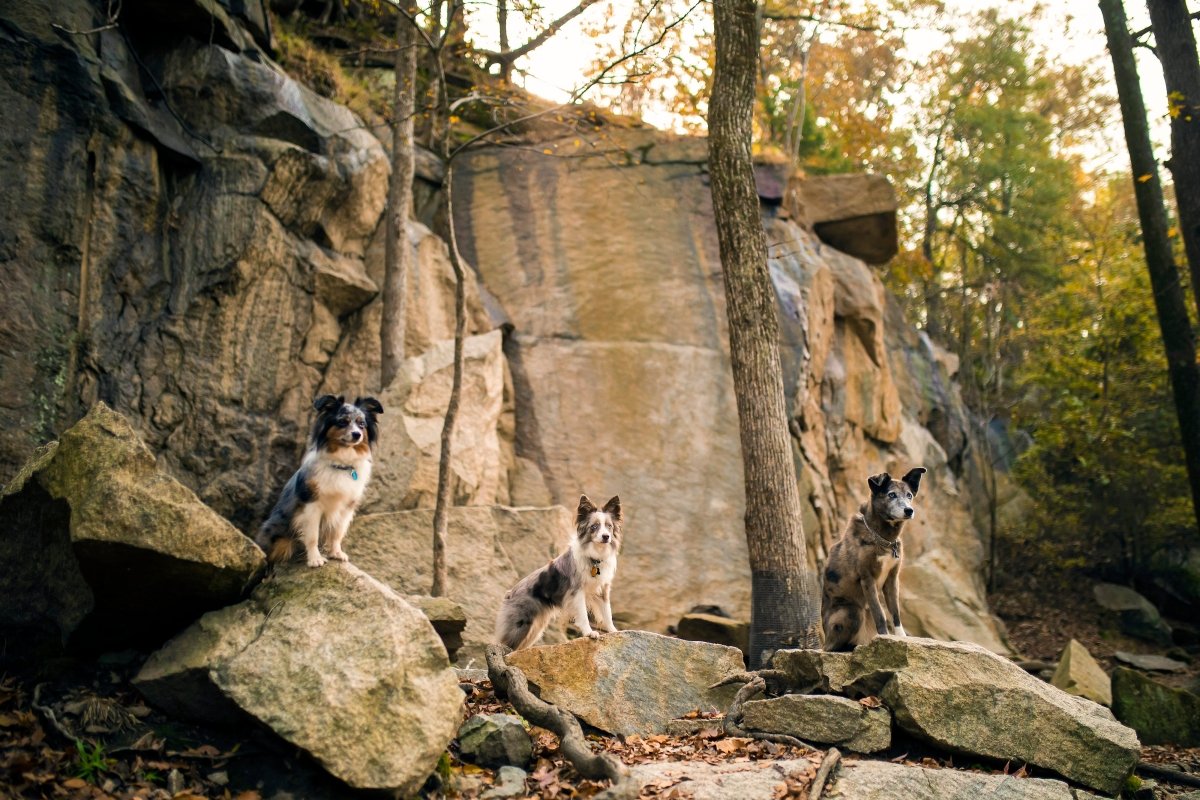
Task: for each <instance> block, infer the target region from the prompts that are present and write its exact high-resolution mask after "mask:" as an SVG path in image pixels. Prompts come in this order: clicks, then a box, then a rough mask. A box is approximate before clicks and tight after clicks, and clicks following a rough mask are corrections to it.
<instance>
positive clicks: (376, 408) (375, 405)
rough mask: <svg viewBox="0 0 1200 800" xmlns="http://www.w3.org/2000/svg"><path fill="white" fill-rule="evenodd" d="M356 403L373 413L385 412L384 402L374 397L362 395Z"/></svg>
mask: <svg viewBox="0 0 1200 800" xmlns="http://www.w3.org/2000/svg"><path fill="white" fill-rule="evenodd" d="M354 405H356V406H358V407H359V408H361V409H362V410H363V411H369V412H371V413H372V414H382V413H383V404H382V403H380V402H379V401H378V400H376V399H375V398H374V397H360V398H358V399H357V400H355V401H354Z"/></svg>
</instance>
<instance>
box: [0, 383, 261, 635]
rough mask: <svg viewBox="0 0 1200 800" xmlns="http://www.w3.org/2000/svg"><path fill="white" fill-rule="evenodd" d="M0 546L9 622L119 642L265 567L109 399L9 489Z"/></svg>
mask: <svg viewBox="0 0 1200 800" xmlns="http://www.w3.org/2000/svg"><path fill="white" fill-rule="evenodd" d="M0 554H2V555H3V557H4V559H5V564H7V565H8V566H7V567H6V568H5V570H4V577H3V578H0V608H2V609H3V611H0V624H2V625H3V626H5V627H16V628H25V629H34V630H36V629H42V628H46V627H50V628H52V629H54V630H55V631H56V632H57V634H58V636H59V637H60V638H61V639H62V640H66V639H67V638H69V637H72V638H74V639H75V640H76V642H77V643H81V644H83V645H85V646H103V647H107V648H110V649H112V648H118V647H120V646H124V645H128V644H130V643H142V644H145V643H151V644H158V643H160V642H162V641H163V640H164V639H166V638H167V637H169V636H170V635H172V634H173V633H175V632H176V631H178V630H179V629H180V628H181V627H183V626H184V625H186V624H188V623H189V622H190V621H191V620H193V619H195V618H196V616H198V615H199V614H201V613H203V612H204V611H208V610H210V609H213V608H219V607H221V606H223V605H228V604H229V603H234V602H237V601H238V600H240V599H241V598H242V597H243V595H244V592H245V591H246V589H247V588H248V587H249V585H250V583H251V581H252V580H254V579H255V578H256V577H257V576H258V575H259V573H260V572H261V571H262V569H263V567H264V566H265V562H264V559H263V555H262V551H261V550H259V548H258V547H257V546H256V545H255V544H254V542H252V541H251V540H250V539H249V538H247V537H246V536H244V535H242V533H240V532H239V531H238V530H237V529H236V528H234V527H233V526H232V525H230V524H229V522H228V521H226V520H225V519H224V518H223V517H221V516H220V515H219V514H217V513H216V512H214V511H213V510H212V509H210V508H208V507H207V506H205V505H204V504H203V503H201V502H200V500H199V499H198V498H197V497H196V495H195V493H194V492H192V491H191V490H190V489H188V488H187V487H185V486H183V485H182V484H180V483H179V482H178V481H176V480H175V479H174V478H172V477H170V476H169V475H167V474H165V473H163V472H162V471H160V470H159V469H158V467H157V465H156V463H155V460H154V456H153V455H152V454H151V453H150V451H149V450H148V449H147V448H146V446H145V445H144V444H143V443H142V441H141V440H140V439H139V438H138V436H137V434H136V433H135V432H134V430H133V429H132V428H131V427H130V425H129V423H128V422H127V421H126V420H125V419H124V418H123V417H122V416H121V415H120V414H117V413H116V412H115V411H113V410H112V409H110V408H108V406H106V405H104V404H103V403H98V404H96V406H95V407H94V408H93V409H92V410H91V411H90V412H89V413H88V415H87V416H86V417H84V418H83V419H82V420H81V421H80V422H79V423H78V424H76V425H75V426H73V427H72V428H71V429H70V430H68V431H67V432H66V433H65V434H63V437H62V440H61V441H60V442H57V443H55V444H52V445H51V446H49V447H47V448H46V449H44V450H43V451H42V452H41V453H39V454H38V455H37V456H36V457H35V459H34V460H32V461H31V462H29V463H28V464H26V465H25V467H24V468H23V469H22V470H21V471H20V472H19V473H18V475H17V477H16V478H15V479H14V480H12V481H10V482H9V484H8V485H7V486H5V487H4V490H3V491H2V492H0Z"/></svg>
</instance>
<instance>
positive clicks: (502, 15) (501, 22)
mask: <svg viewBox="0 0 1200 800" xmlns="http://www.w3.org/2000/svg"><path fill="white" fill-rule="evenodd" d="M496 28H497V30H498V31H499V33H500V53H501V54H502V55H506V54H507V53H508V52H509V50H510V49H511V48H509V46H508V0H496ZM500 79H501V80H503V81H504V82H506V83H507V82H508V81H511V80H512V61H511V60H507V59H505V60H502V61H501V62H500Z"/></svg>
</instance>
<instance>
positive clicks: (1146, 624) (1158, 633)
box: [1092, 583, 1172, 647]
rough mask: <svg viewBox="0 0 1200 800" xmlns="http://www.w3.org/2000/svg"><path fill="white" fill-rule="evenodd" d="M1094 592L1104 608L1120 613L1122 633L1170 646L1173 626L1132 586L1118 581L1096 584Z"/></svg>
mask: <svg viewBox="0 0 1200 800" xmlns="http://www.w3.org/2000/svg"><path fill="white" fill-rule="evenodd" d="M1092 595H1093V596H1094V597H1095V598H1096V603H1097V604H1098V605H1099V606H1100V607H1101V608H1103V609H1105V610H1106V611H1113V612H1115V613H1116V614H1117V619H1118V620H1119V622H1120V625H1121V631H1122V632H1123V633H1126V634H1128V635H1130V636H1134V637H1137V638H1138V639H1144V640H1146V641H1148V642H1153V643H1155V644H1159V645H1163V646H1165V647H1169V646H1170V645H1171V641H1172V640H1171V626H1170V625H1168V624H1167V623H1166V621H1165V620H1164V619H1163V618H1162V615H1161V614H1159V613H1158V609H1157V608H1155V607H1154V604H1153V603H1151V602H1150V601H1149V600H1147V599H1146V598H1145V597H1142V596H1141V595H1140V594H1138V593H1137V592H1135V591H1134V590H1133V589H1130V588H1129V587H1128V586H1121V585H1120V584H1116V583H1097V584H1096V585H1095V586H1093V587H1092Z"/></svg>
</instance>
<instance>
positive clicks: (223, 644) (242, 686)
mask: <svg viewBox="0 0 1200 800" xmlns="http://www.w3.org/2000/svg"><path fill="white" fill-rule="evenodd" d="M134 684H135V685H136V686H137V687H138V689H139V690H140V691H141V692H142V694H143V695H145V696H146V698H147V699H148V700H150V702H151V703H152V704H154V705H156V706H158V707H159V708H161V709H163V710H164V711H167V712H168V713H177V714H180V715H183V716H188V717H191V718H195V719H200V720H202V721H210V722H225V723H228V722H231V721H238V720H241V721H242V722H244V721H245V714H249V715H250V716H252V717H254V718H256V719H258V720H259V721H261V722H262V723H264V724H265V725H267V727H269V728H271V729H272V730H274V731H275V732H276V733H277V734H279V735H280V736H281V737H283V738H284V739H285V740H287V741H288V742H290V743H292V744H294V745H296V746H297V747H300V748H302V749H304V750H307V751H308V752H309V753H311V754H312V755H313V757H314V758H316V760H317V761H318V762H320V763H321V764H322V766H324V767H325V769H327V770H328V771H329V772H330V773H331V774H332V775H334V776H335V777H337V778H339V779H341V780H342V781H344V782H346V783H347V784H349V785H351V786H354V787H356V788H362V789H386V790H389V791H395V792H398V793H399V794H400V795H402V796H408V795H409V794H411V793H414V792H416V791H417V790H418V789H419V788H420V787H421V784H422V783H423V782H424V780H425V778H426V777H427V776H428V775H429V774H430V772H432V771H433V769H434V766H435V765H436V763H437V760H438V758H439V757H440V756H441V754H442V753H443V752H444V751H445V749H446V746H447V745H448V744H449V743H450V740H451V739H452V738H453V737H454V734H455V732H456V731H457V730H458V724H459V721H460V720H461V719H462V716H461V713H462V712H461V709H462V703H463V693H462V691H461V690H460V689H459V687H458V678H457V676H456V675H455V673H454V670H453V669H451V668H450V664H449V660H448V659H447V657H446V650H445V648H444V647H443V646H442V643H441V640H440V639H438V635H437V633H436V632H435V631H434V629H433V626H432V625H430V623H429V621H428V620H427V619H426V618H425V616H424V615H423V614H422V613H421V612H420V611H418V610H417V609H415V608H414V607H413V606H411V605H409V604H408V603H407V602H406V601H405V600H404V599H403V598H401V597H400V596H399V595H397V594H396V593H395V592H393V591H392V590H391V589H389V588H388V587H386V586H384V585H383V584H381V583H380V582H379V581H377V580H375V579H374V578H372V577H370V576H369V575H367V574H366V573H364V572H362V571H361V570H359V569H357V568H356V567H354V566H352V565H349V564H344V563H336V562H330V563H329V564H327V565H326V566H324V567H321V568H319V569H310V568H307V567H304V566H299V565H298V566H295V567H287V568H283V569H280V570H279V571H278V572H277V573H276V575H275V576H274V577H273V578H272V579H270V580H268V581H265V582H264V583H262V584H260V585H259V587H258V588H257V589H255V591H254V593H253V595H252V596H251V598H250V599H249V600H247V601H246V602H244V603H240V604H238V605H236V606H230V607H229V608H224V609H221V610H220V611H214V612H210V613H208V614H205V615H204V617H202V618H201V619H200V621H199V622H197V623H196V624H195V625H193V626H192V627H191V628H188V629H187V630H186V631H184V632H183V633H181V634H180V635H179V636H177V637H175V638H174V639H172V640H171V641H170V642H168V643H167V644H166V646H165V647H163V648H162V649H161V650H159V651H158V652H157V653H155V654H153V655H152V656H151V657H150V658H149V660H147V662H146V664H145V665H144V666H143V667H142V670H141V672H140V673H139V674H138V675H137V677H136V678H135V679H134Z"/></svg>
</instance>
